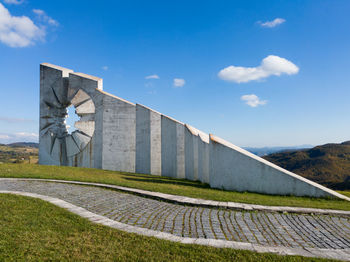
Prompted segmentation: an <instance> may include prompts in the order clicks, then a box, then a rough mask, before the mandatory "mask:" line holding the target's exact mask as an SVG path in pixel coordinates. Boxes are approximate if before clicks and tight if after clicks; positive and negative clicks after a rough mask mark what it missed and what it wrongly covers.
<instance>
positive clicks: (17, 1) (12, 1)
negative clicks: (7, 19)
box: [4, 0, 24, 5]
mask: <svg viewBox="0 0 350 262" xmlns="http://www.w3.org/2000/svg"><path fill="white" fill-rule="evenodd" d="M4 2H5V3H6V4H14V5H20V4H22V3H23V2H24V0H4Z"/></svg>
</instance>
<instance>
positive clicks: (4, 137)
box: [0, 132, 39, 144]
mask: <svg viewBox="0 0 350 262" xmlns="http://www.w3.org/2000/svg"><path fill="white" fill-rule="evenodd" d="M38 140H39V135H38V134H36V133H27V132H18V133H13V134H1V133H0V143H4V144H8V143H14V142H38Z"/></svg>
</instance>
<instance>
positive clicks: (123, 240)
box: [0, 194, 325, 261]
mask: <svg viewBox="0 0 350 262" xmlns="http://www.w3.org/2000/svg"><path fill="white" fill-rule="evenodd" d="M0 210H1V212H0V261H325V260H323V259H311V258H304V257H299V256H278V255H274V254H269V253H263V254H258V253H255V252H251V251H243V250H233V249H218V248H213V247H206V246H198V245H185V244H179V243H174V242H170V241H165V240H159V239H156V238H153V237H144V236H139V235H136V234H131V233H125V232H122V231H119V230H116V229H112V228H109V227H105V226H101V225H96V224H93V223H91V222H89V221H88V220H86V219H83V218H81V217H79V216H77V215H74V214H72V213H70V212H68V211H66V210H64V209H61V208H59V207H56V206H54V205H52V204H50V203H47V202H45V201H42V200H39V199H33V198H29V197H23V196H15V195H8V194H0Z"/></svg>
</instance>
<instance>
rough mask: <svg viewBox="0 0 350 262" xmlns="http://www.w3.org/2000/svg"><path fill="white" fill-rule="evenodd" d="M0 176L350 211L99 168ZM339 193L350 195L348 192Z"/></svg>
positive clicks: (9, 169) (341, 205)
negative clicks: (100, 184)
mask: <svg viewBox="0 0 350 262" xmlns="http://www.w3.org/2000/svg"><path fill="white" fill-rule="evenodd" d="M0 177H19V178H49V179H64V180H78V181H84V182H98V183H105V184H112V185H119V186H125V187H132V188H139V189H144V190H150V191H157V192H162V193H168V194H175V195H183V196H188V197H194V198H202V199H210V200H217V201H232V202H241V203H250V204H260V205H274V206H298V207H313V208H327V209H339V210H350V202H348V201H344V200H336V199H332V200H331V199H319V198H308V197H292V196H272V195H263V194H256V193H249V192H244V193H240V192H230V191H224V190H218V189H211V188H210V187H209V185H207V184H203V183H200V182H194V181H188V180H184V179H172V178H167V177H159V176H152V175H142V174H131V173H123V172H114V171H105V170H99V169H88V168H74V167H57V166H39V165H28V164H0ZM341 193H343V194H344V195H347V196H350V192H341Z"/></svg>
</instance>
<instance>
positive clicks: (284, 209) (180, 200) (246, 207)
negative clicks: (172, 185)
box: [0, 178, 350, 217]
mask: <svg viewBox="0 0 350 262" xmlns="http://www.w3.org/2000/svg"><path fill="white" fill-rule="evenodd" d="M2 180H10V181H11V180H13V181H46V182H56V183H68V184H77V185H87V186H97V187H104V188H110V189H116V190H119V191H123V192H127V193H132V194H137V195H140V196H143V197H149V198H155V199H160V200H164V201H168V202H172V203H177V204H184V205H193V206H203V207H210V208H223V209H232V210H240V211H265V212H278V213H295V214H317V215H333V216H343V217H350V211H344V210H334V209H318V208H305V207H289V206H263V205H254V204H244V203H236V202H221V201H214V200H205V199H200V198H191V197H185V196H178V195H170V194H165V193H159V192H152V191H147V190H142V189H136V188H129V187H123V186H116V185H108V184H102V183H92V182H81V181H69V180H58V179H39V178H0V181H2Z"/></svg>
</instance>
